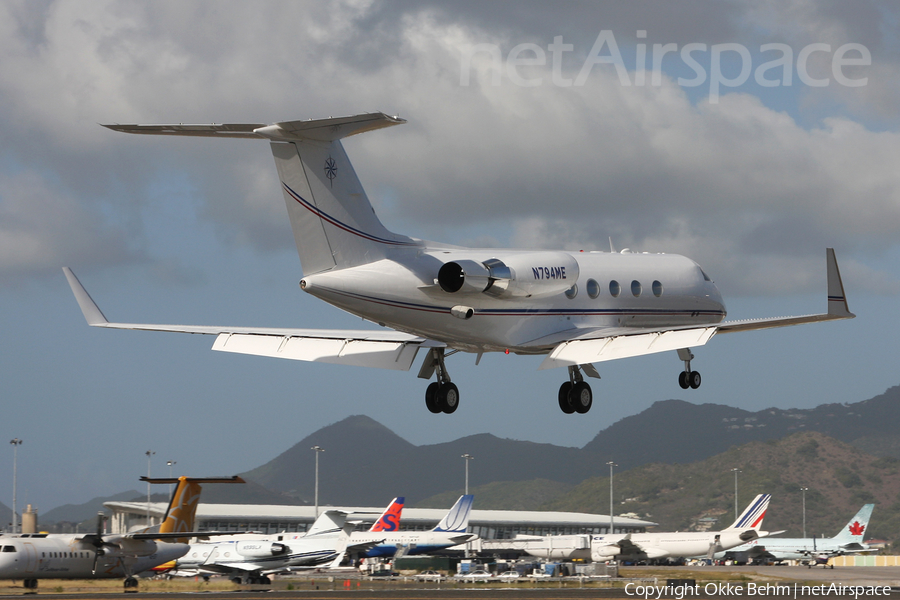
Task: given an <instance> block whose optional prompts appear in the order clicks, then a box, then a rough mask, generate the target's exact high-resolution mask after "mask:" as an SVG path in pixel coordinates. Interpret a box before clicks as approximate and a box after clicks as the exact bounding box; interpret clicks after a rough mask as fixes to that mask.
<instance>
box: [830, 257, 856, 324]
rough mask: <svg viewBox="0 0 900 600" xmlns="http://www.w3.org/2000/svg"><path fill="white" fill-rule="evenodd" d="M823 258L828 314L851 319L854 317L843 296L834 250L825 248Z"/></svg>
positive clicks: (845, 297)
mask: <svg viewBox="0 0 900 600" xmlns="http://www.w3.org/2000/svg"><path fill="white" fill-rule="evenodd" d="M825 256H826V263H827V270H828V314H829V315H834V316H835V317H842V318H849V319H852V318H853V317H855V316H856V315H854V314H853V313H852V312H850V308H849V307H848V306H847V296H846V295H845V294H844V283H843V282H842V281H841V271H840V269H838V264H837V259H836V258H835V257H834V248H826V249H825Z"/></svg>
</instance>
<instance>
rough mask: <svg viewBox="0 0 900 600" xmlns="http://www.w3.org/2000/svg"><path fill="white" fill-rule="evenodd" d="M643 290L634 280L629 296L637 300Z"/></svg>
mask: <svg viewBox="0 0 900 600" xmlns="http://www.w3.org/2000/svg"><path fill="white" fill-rule="evenodd" d="M642 291H643V288H642V287H641V282H640V281H638V280H637V279H635V280H634V281H632V282H631V295H632V296H634V297H635V298H637V297H638V296H640V295H641V292H642Z"/></svg>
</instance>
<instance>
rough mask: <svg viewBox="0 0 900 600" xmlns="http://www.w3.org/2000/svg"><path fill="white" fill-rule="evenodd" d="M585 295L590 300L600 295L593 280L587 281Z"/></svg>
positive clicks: (597, 284)
mask: <svg viewBox="0 0 900 600" xmlns="http://www.w3.org/2000/svg"><path fill="white" fill-rule="evenodd" d="M587 293H588V296H590V297H591V298H596V297H597V296H599V295H600V284H599V283H597V282H596V281H594V280H593V279H588V280H587Z"/></svg>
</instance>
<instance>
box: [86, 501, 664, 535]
mask: <svg viewBox="0 0 900 600" xmlns="http://www.w3.org/2000/svg"><path fill="white" fill-rule="evenodd" d="M103 505H104V506H105V507H106V508H107V509H109V510H111V511H112V517H110V520H109V532H110V533H125V532H127V531H129V530H130V529H132V528H134V527H137V526H141V527H143V526H146V525H147V516H148V515H149V517H150V525H156V524H158V523H159V522H160V521H162V518H163V517H164V516H165V512H166V508H167V504H166V503H163V502H151V503H150V504H149V507H148V504H147V503H146V502H105V503H104V504H103ZM327 509H338V510H342V511H345V512H348V513H352V514H351V515H350V516H349V517H348V518H349V519H352V520H358V521H361V524H360V525H359V526H358V529H363V530H364V529H368V527H369V526H370V524H371V523H374V522H375V520H376V519H377V518H378V516H379V515H380V514H381V513H382V512H383V511H384V507H383V506H381V507H358V506H354V507H346V506H320V507H319V512H322V511H323V510H327ZM445 514H447V509H439V508H404V509H403V517H402V520H401V529H404V530H413V531H427V530H429V529H432V528H433V527H434V526H435V525H437V524H438V522H439V521H440V520H441V519H442V518H443V517H444V515H445ZM314 520H315V508H314V507H312V506H283V505H272V504H268V505H263V504H203V503H201V504H199V505H198V507H197V514H196V523H195V527H196V529H197V531H235V532H238V531H257V532H260V533H265V534H270V533H280V532H303V531H306V530H307V529H308V528H309V526H310V525H312V523H313V521H314ZM609 525H610V523H609V516H608V515H593V514H588V513H573V512H552V511H551V512H545V511H521V510H476V509H473V510H472V512H471V514H470V516H469V531H470V532H472V533H476V534H478V535H479V536H480V537H481V538H482V539H485V540H498V539H512V538H514V537H516V536H525V535H528V536H538V535H572V534H579V533H608V532H609ZM653 525H656V523H651V522H650V521H642V520H639V519H630V518H626V517H615V519H614V521H613V526H614V529H615V532H616V533H629V532H631V533H639V532H644V531H646V528H647V527H652V526H653Z"/></svg>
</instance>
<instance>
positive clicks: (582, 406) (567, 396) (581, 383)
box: [559, 365, 600, 415]
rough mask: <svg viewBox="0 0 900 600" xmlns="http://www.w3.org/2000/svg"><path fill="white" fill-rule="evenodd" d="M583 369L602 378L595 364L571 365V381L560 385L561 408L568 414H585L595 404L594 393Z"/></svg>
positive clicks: (590, 374)
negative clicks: (582, 374)
mask: <svg viewBox="0 0 900 600" xmlns="http://www.w3.org/2000/svg"><path fill="white" fill-rule="evenodd" d="M582 369H584V371H585V373H586V374H587V375H589V376H591V377H597V378H598V379H599V378H600V375H599V374H598V373H597V371H596V370H595V369H594V367H593V365H580V367H579V365H570V366H569V381H566V382H565V383H563V384H562V385H561V386H559V408H560V410H562V411H563V412H564V413H566V414H567V415H571V414H572V413H576V412H577V413H578V414H582V415H583V414H585V413H586V412H587V411H589V410H591V406H593V404H594V393H593V392H592V391H591V386H590V385H589V384H588V382H587V381H585V380H584V377H582V376H581V370H582ZM588 369H590V371H589V370H588ZM591 371H593V372H591Z"/></svg>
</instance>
